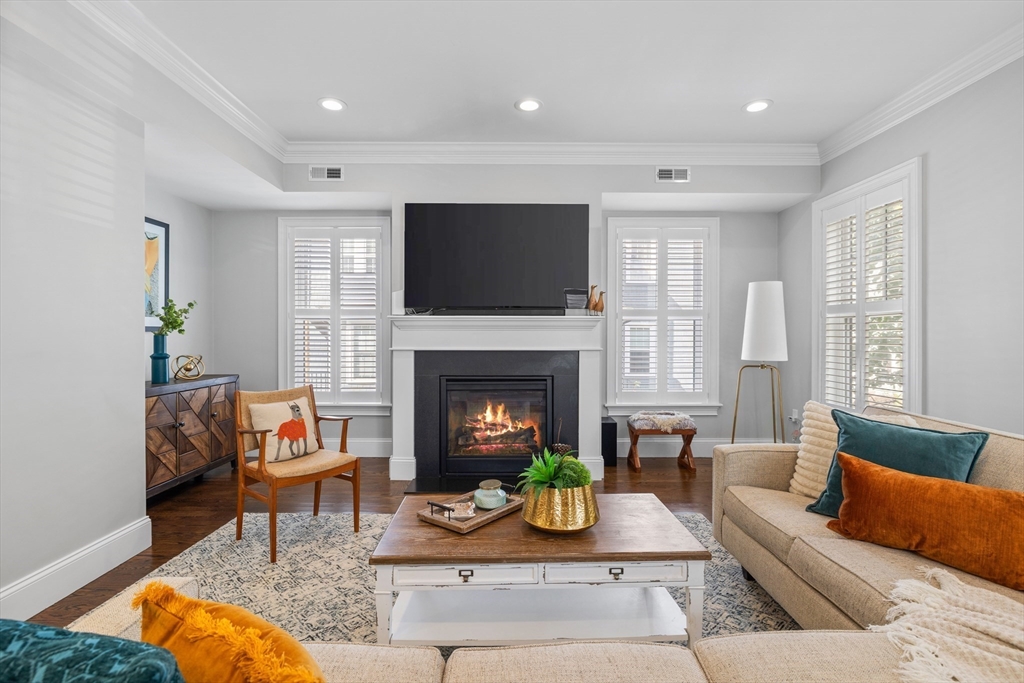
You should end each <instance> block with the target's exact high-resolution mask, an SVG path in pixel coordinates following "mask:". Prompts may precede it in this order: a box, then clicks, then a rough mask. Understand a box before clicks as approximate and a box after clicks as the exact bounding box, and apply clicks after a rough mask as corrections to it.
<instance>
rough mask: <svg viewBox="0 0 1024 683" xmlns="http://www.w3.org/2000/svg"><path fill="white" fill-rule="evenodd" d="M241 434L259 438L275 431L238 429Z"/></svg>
mask: <svg viewBox="0 0 1024 683" xmlns="http://www.w3.org/2000/svg"><path fill="white" fill-rule="evenodd" d="M236 431H237V432H238V433H239V434H252V435H253V436H259V435H260V434H269V433H270V432H272V431H274V430H273V429H238V430H236Z"/></svg>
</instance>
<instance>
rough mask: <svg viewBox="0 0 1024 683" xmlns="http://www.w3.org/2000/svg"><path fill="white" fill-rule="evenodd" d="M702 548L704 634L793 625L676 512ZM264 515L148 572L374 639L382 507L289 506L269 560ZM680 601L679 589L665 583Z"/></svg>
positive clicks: (346, 635)
mask: <svg viewBox="0 0 1024 683" xmlns="http://www.w3.org/2000/svg"><path fill="white" fill-rule="evenodd" d="M676 517H677V518H678V519H679V521H680V522H682V523H683V525H684V526H686V528H687V529H689V530H690V532H691V533H692V534H693V535H694V536H695V537H696V538H697V539H698V540H699V541H700V542H701V543H703V544H704V546H705V547H706V548H707V549H708V550H710V551H711V555H712V557H713V559H712V560H711V562H709V563H708V564H707V565H706V566H705V570H704V571H705V573H704V577H705V585H706V588H705V590H704V636H705V637H706V636H716V635H724V634H729V633H749V632H752V631H783V630H793V629H799V628H800V627H799V626H798V625H797V623H796V622H795V621H793V619H792V618H791V617H790V616H789V615H788V614H787V613H786V612H785V610H783V609H782V608H781V607H780V606H779V605H778V603H776V602H775V601H774V600H773V599H772V597H771V596H770V595H768V593H766V592H765V591H764V589H762V588H761V587H760V586H758V585H757V584H756V583H755V582H753V581H746V580H744V579H743V576H742V575H741V573H740V565H739V563H738V562H736V560H735V559H733V557H732V556H731V555H730V554H729V553H728V551H726V550H725V548H723V547H722V546H721V545H720V544H719V543H718V541H716V540H715V539H714V537H713V536H712V535H711V522H709V521H708V520H707V519H706V518H705V517H704V516H703V515H700V514H677V515H676ZM267 520H268V517H267V515H266V514H261V513H246V515H245V525H244V533H243V534H242V540H241V541H238V542H236V541H235V523H234V522H231V523H229V524H225V525H224V526H223V527H221V528H220V529H218V530H217V531H215V532H213V533H212V534H210V535H209V536H207V537H206V538H204V539H203V540H202V541H200V542H199V543H197V544H195V545H194V546H192V547H191V548H189V549H188V550H186V551H185V552H183V553H181V554H180V555H178V556H177V557H175V558H173V559H172V560H170V561H169V562H167V563H166V564H164V565H163V566H161V567H160V568H159V569H157V570H156V571H154V572H152V573H151V574H149V576H148V577H147V578H157V577H161V576H192V577H195V578H196V579H198V581H199V595H200V597H202V598H204V599H206V600H216V601H218V602H228V603H231V604H234V605H239V606H241V607H244V608H246V609H248V610H251V611H252V612H254V613H256V614H258V615H260V616H261V617H263V618H264V619H266V620H267V621H269V622H270V623H272V624H276V625H278V626H280V627H281V628H283V629H285V630H286V631H288V632H289V633H291V634H292V635H293V636H295V637H296V638H297V639H299V640H311V641H348V642H367V643H373V642H376V640H377V635H376V634H377V609H376V603H375V602H374V597H373V585H374V573H373V569H372V568H371V567H370V565H369V563H368V561H367V560H368V559H369V557H370V554H371V553H372V552H373V549H374V548H375V547H376V546H377V541H378V540H380V537H381V535H382V534H383V533H384V530H385V529H386V528H387V525H388V522H389V521H390V520H391V515H379V514H362V515H360V516H359V526H360V531H359V533H358V534H354V533H352V515H351V514H336V515H320V516H319V517H313V516H311V515H309V514H308V513H307V514H300V513H288V514H279V515H278V516H277V563H276V564H270V542H269V529H268V526H267ZM669 590H670V591H671V592H672V595H673V597H675V599H676V601H677V602H678V603H679V605H680V607H683V608H685V606H686V598H685V595H684V591H683V590H682V589H672V588H670V589H669Z"/></svg>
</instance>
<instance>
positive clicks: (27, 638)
mask: <svg viewBox="0 0 1024 683" xmlns="http://www.w3.org/2000/svg"><path fill="white" fill-rule="evenodd" d="M0 681H9V682H11V683H15V682H20V681H24V682H25V683H28V682H31V683H51V682H53V683H57V682H58V681H60V682H63V681H68V682H72V681H73V682H74V683H184V679H183V678H182V675H181V671H179V670H178V664H177V662H175V660H174V655H172V654H171V653H170V652H168V651H167V650H165V649H163V648H162V647H155V646H153V645H149V644H147V643H139V642H136V641H134V640H125V639H123V638H113V637H111V636H102V635H98V634H96V633H77V632H75V631H67V630H65V629H62V628H55V627H53V626H42V625H40V624H30V623H28V622H24V621H14V620H11V619H0Z"/></svg>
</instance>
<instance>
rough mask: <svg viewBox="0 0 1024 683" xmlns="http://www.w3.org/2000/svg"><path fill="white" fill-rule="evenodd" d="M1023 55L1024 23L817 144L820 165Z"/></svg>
mask: <svg viewBox="0 0 1024 683" xmlns="http://www.w3.org/2000/svg"><path fill="white" fill-rule="evenodd" d="M1022 56H1024V23H1021V24H1017V25H1016V26H1014V27H1013V28H1011V29H1009V30H1008V31H1006V32H1004V33H1002V34H1000V35H999V36H997V37H996V38H994V39H993V40H991V41H989V42H988V43H986V44H985V45H983V46H981V47H980V48H978V49H977V50H974V51H973V52H970V53H968V54H967V55H965V56H964V57H962V58H960V59H958V60H957V61H955V62H953V63H952V64H950V65H949V66H947V67H946V68H944V69H942V70H941V71H939V72H938V73H936V74H934V75H932V76H931V77H930V78H928V79H926V80H925V81H923V82H922V83H919V84H918V85H916V86H914V87H913V88H911V89H910V90H908V91H907V92H906V93H904V94H903V95H900V96H899V97H897V98H896V99H894V100H892V101H891V102H889V103H888V104H884V105H882V106H881V107H879V108H878V109H875V110H874V111H872V112H871V113H869V114H868V115H867V116H864V117H862V118H861V119H859V120H857V121H855V122H854V123H852V124H850V125H849V126H847V127H845V128H843V129H841V130H839V131H836V132H835V133H833V134H832V135H830V136H828V137H827V138H825V139H824V140H822V141H821V142H820V143H818V153H819V155H820V157H821V163H825V162H827V161H831V160H832V159H835V158H836V157H837V156H839V155H840V154H843V153H845V152H848V151H850V150H851V149H853V148H854V147H856V146H858V145H860V144H862V143H864V142H867V141H868V140H870V139H871V138H873V137H875V136H876V135H879V134H880V133H883V132H885V131H887V130H889V129H890V128H892V127H893V126H895V125H898V124H900V123H902V122H903V121H906V120H907V119H909V118H910V117H912V116H914V115H915V114H919V113H921V112H922V111H924V110H925V109H927V108H928V107H931V106H933V105H935V104H938V103H939V102H941V101H942V100H944V99H946V98H947V97H949V96H950V95H953V94H954V93H957V92H959V91H960V90H963V89H964V88H966V87H967V86H969V85H971V84H972V83H975V82H977V81H980V80H981V79H982V78H984V77H985V76H988V75H989V74H991V73H993V72H994V71H996V70H998V69H1001V68H1002V67H1004V66H1006V65H1007V64H1009V63H1011V62H1013V61H1016V60H1017V59H1020V58H1021V57H1022Z"/></svg>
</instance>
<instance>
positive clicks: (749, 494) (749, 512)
mask: <svg viewBox="0 0 1024 683" xmlns="http://www.w3.org/2000/svg"><path fill="white" fill-rule="evenodd" d="M722 508H723V510H724V511H725V516H726V517H728V518H729V519H731V520H732V521H733V523H734V524H735V525H736V526H738V527H739V528H740V529H742V530H743V531H744V532H745V533H746V534H747V535H748V536H750V537H751V538H753V539H754V540H755V541H757V542H758V543H760V544H761V545H763V546H764V547H765V548H767V549H768V550H769V551H770V552H771V553H772V555H775V557H777V558H779V559H780V560H782V561H783V562H785V561H786V559H787V558H788V557H789V550H790V548H791V547H792V546H793V542H794V541H795V540H796V539H797V538H799V537H800V536H804V535H810V536H824V537H826V538H842V536H840V535H839V534H837V533H835V532H834V531H831V530H829V529H828V528H827V527H826V526H825V525H826V523H827V522H828V520H827V519H826V518H824V517H822V516H821V515H816V514H814V513H813V512H807V510H806V508H807V498H806V497H805V496H801V495H798V494H795V493H789V492H788V491H776V490H774V489H762V488H757V487H756V486H730V487H729V488H727V489H726V490H725V496H724V497H723V499H722Z"/></svg>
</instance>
